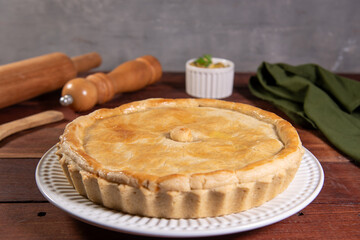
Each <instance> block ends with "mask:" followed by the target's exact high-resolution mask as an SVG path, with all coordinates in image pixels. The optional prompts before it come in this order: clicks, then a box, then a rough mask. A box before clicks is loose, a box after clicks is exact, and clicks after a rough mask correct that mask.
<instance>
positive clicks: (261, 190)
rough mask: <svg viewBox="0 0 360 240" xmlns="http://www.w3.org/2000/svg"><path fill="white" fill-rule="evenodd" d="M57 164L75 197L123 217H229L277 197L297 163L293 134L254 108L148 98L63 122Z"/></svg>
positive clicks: (296, 139)
mask: <svg viewBox="0 0 360 240" xmlns="http://www.w3.org/2000/svg"><path fill="white" fill-rule="evenodd" d="M57 154H58V155H59V156H60V163H61V166H62V168H63V171H64V173H65V175H66V177H67V179H68V180H69V182H70V183H71V184H72V185H73V186H74V187H75V189H76V190H77V191H78V192H79V193H80V194H81V195H83V196H86V197H87V198H89V199H90V200H91V201H93V202H95V203H98V204H101V205H103V206H105V207H108V208H111V209H116V210H120V211H123V212H126V213H130V214H137V215H141V216H149V217H163V218H200V217H213V216H220V215H225V214H231V213H237V212H240V211H243V210H246V209H249V208H252V207H256V206H259V205H261V204H263V203H264V202H266V201H269V200H270V199H272V198H274V197H275V196H276V195H278V194H279V193H281V192H283V191H284V190H285V189H286V188H287V187H288V185H289V183H290V182H291V181H292V179H293V178H294V176H295V173H296V171H297V169H298V167H299V165H300V162H301V158H302V155H303V148H302V145H301V141H300V138H299V136H298V134H297V132H296V130H295V128H294V127H293V126H292V125H291V124H290V123H289V122H287V121H285V120H284V119H282V118H280V117H278V116H277V115H275V114H273V113H270V112H267V111H264V110H261V109H259V108H256V107H253V106H250V105H246V104H241V103H234V102H227V101H221V100H213V99H147V100H143V101H138V102H132V103H128V104H125V105H122V106H120V107H118V108H115V109H100V110H97V111H95V112H93V113H91V114H89V115H86V116H81V117H79V118H77V119H75V120H74V121H73V122H71V123H69V124H68V125H67V126H66V128H65V131H64V134H63V135H62V136H61V137H60V142H59V143H58V152H57Z"/></svg>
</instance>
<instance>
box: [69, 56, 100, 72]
mask: <svg viewBox="0 0 360 240" xmlns="http://www.w3.org/2000/svg"><path fill="white" fill-rule="evenodd" d="M71 61H72V63H73V64H74V67H75V70H76V72H77V73H80V72H87V71H89V70H90V69H92V68H96V67H98V66H100V64H101V61H102V60H101V56H100V55H99V54H98V53H96V52H91V53H87V54H83V55H80V56H76V57H72V58H71Z"/></svg>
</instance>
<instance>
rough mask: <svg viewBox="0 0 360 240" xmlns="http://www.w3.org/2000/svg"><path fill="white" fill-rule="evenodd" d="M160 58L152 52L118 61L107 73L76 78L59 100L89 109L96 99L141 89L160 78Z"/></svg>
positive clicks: (65, 88)
mask: <svg viewBox="0 0 360 240" xmlns="http://www.w3.org/2000/svg"><path fill="white" fill-rule="evenodd" d="M161 75H162V69H161V65H160V63H159V61H158V60H157V59H156V58H155V57H153V56H150V55H146V56H142V57H139V58H137V59H135V60H131V61H128V62H125V63H123V64H121V65H119V66H118V67H117V68H115V69H114V70H113V71H111V72H110V73H108V74H104V73H95V74H93V75H90V76H88V77H86V78H75V79H73V80H71V81H69V82H67V83H66V84H65V86H64V87H63V89H62V93H61V95H62V97H61V98H60V103H61V105H63V106H70V107H71V108H72V109H74V110H75V111H86V110H89V109H91V108H92V107H94V106H95V105H96V104H97V103H98V104H102V103H105V102H107V101H109V100H111V99H112V98H113V97H114V95H115V94H117V93H122V92H131V91H136V90H139V89H141V88H143V87H145V86H147V85H149V84H152V83H154V82H156V81H158V80H160V78H161Z"/></svg>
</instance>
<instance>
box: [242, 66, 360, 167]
mask: <svg viewBox="0 0 360 240" xmlns="http://www.w3.org/2000/svg"><path fill="white" fill-rule="evenodd" d="M249 88H250V91H251V92H252V93H253V94H254V95H255V96H257V97H259V98H261V99H263V100H266V101H269V102H271V103H273V104H274V105H275V106H277V107H278V108H279V109H281V110H282V111H283V112H285V113H286V114H287V115H288V116H289V117H290V118H291V119H292V120H293V121H294V122H295V123H297V124H300V125H302V126H305V127H313V128H316V129H319V130H320V131H321V132H322V133H323V134H324V136H325V137H326V138H327V139H328V140H329V141H330V142H331V143H332V144H333V145H334V146H335V147H336V148H338V149H339V150H340V151H342V152H343V153H345V154H346V155H348V156H350V157H351V158H353V159H354V160H356V161H358V162H360V107H359V106H360V82H358V81H355V80H352V79H349V78H345V77H341V76H338V75H336V74H333V73H331V72H330V71H327V70H326V69H324V68H322V67H320V66H318V65H315V64H304V65H300V66H291V65H288V64H283V63H279V64H270V63H267V62H264V63H262V64H261V65H260V67H259V68H258V70H257V74H256V76H253V77H251V78H250V81H249Z"/></svg>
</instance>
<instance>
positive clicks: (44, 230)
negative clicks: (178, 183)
mask: <svg viewBox="0 0 360 240" xmlns="http://www.w3.org/2000/svg"><path fill="white" fill-rule="evenodd" d="M252 75H253V74H251V73H236V74H235V83H234V91H233V94H232V95H231V96H230V97H228V98H227V99H225V100H229V101H234V102H242V103H246V104H250V105H253V106H256V107H260V108H262V109H265V110H268V111H272V112H274V113H276V114H278V115H280V116H281V117H283V118H285V119H287V120H289V121H290V119H289V118H288V117H287V116H286V115H284V114H283V113H282V112H281V111H280V110H278V109H277V108H275V107H274V106H273V105H271V104H269V103H267V102H265V101H262V100H260V99H258V98H256V97H254V96H253V95H252V94H251V93H250V91H249V90H248V87H247V83H248V80H249V78H250V76H252ZM343 75H344V76H347V77H350V78H353V79H356V80H360V75H357V74H343ZM0 87H1V86H0ZM59 97H60V91H59V90H57V91H54V92H51V93H47V94H44V95H42V96H39V97H36V98H34V99H31V100H28V101H25V102H22V103H19V104H17V105H13V106H10V107H7V108H3V109H0V124H2V123H6V122H9V121H12V120H17V119H19V118H22V117H26V116H29V115H31V114H35V113H39V112H42V111H46V110H58V111H61V112H63V113H64V116H65V119H64V120H62V121H60V122H57V123H52V124H48V125H45V126H42V127H36V128H33V129H29V130H25V131H22V132H19V133H16V134H14V135H11V136H9V137H7V138H5V139H4V140H2V141H1V142H0V216H1V217H0V238H1V239H143V238H144V237H140V236H135V235H128V234H124V233H118V232H114V231H110V230H106V229H102V228H99V227H95V226H91V225H89V224H86V223H83V222H81V221H79V220H76V219H74V218H72V217H70V216H69V215H68V214H67V213H65V212H63V211H62V210H60V209H58V208H57V207H55V206H54V205H52V204H50V203H49V202H48V201H47V200H46V199H45V198H44V197H43V196H42V195H41V193H40V192H39V190H38V188H37V186H36V182H35V168H36V166H37V163H38V161H39V159H40V158H41V156H42V155H43V154H44V153H45V152H46V151H47V150H48V149H49V148H51V147H52V146H53V145H55V144H56V143H57V142H58V138H59V136H60V135H61V134H62V131H63V130H64V127H65V126H66V124H67V123H69V122H70V121H72V120H73V119H75V118H76V117H78V116H81V115H84V114H87V113H89V112H90V111H88V112H83V113H76V112H74V111H72V110H71V109H69V108H66V107H62V106H60V104H59V103H58V99H59ZM158 97H163V98H187V97H189V96H188V95H187V94H186V93H185V74H184V73H164V75H163V77H162V80H161V82H159V83H156V84H154V85H151V86H148V87H147V88H145V89H143V90H140V91H137V92H133V93H125V94H119V95H117V96H116V97H115V98H114V99H113V100H112V101H110V102H108V103H105V104H103V105H101V106H96V107H95V108H94V109H92V110H91V111H93V110H95V109H99V108H103V107H106V108H113V107H116V106H119V105H121V104H124V103H128V102H131V101H136V100H142V99H146V98H158ZM294 126H295V127H296V128H297V130H298V132H299V135H300V138H301V140H302V142H303V145H304V146H305V147H306V148H307V149H308V150H309V151H311V152H312V153H313V154H314V155H315V156H316V158H317V159H318V160H319V161H320V163H321V165H322V167H323V169H324V173H325V183H324V187H323V189H322V191H321V192H320V194H319V196H318V197H317V198H316V199H315V200H314V201H313V202H312V203H311V204H310V205H308V206H307V207H306V208H304V209H303V210H301V211H300V212H298V213H297V214H294V215H293V216H291V217H289V218H287V219H284V220H282V221H280V222H278V223H275V224H272V225H270V226H266V227H263V228H260V229H256V230H252V231H248V232H243V233H237V234H231V235H225V236H220V237H210V238H207V239H360V171H359V167H358V166H357V165H356V164H355V163H354V162H353V161H352V160H351V159H349V158H348V157H347V156H345V155H343V154H342V153H341V152H339V151H337V150H336V149H335V148H334V147H333V146H332V145H331V144H330V143H329V142H328V141H327V140H326V139H325V138H324V137H323V135H322V134H321V133H320V132H318V131H317V130H313V129H304V128H302V127H300V126H297V125H294Z"/></svg>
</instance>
